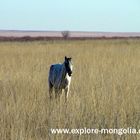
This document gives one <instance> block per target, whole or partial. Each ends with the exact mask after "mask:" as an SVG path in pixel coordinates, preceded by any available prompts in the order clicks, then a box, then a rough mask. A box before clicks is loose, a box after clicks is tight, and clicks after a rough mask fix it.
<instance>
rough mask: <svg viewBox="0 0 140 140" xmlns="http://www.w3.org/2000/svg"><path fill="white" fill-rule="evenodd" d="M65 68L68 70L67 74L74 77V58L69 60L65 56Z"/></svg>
mask: <svg viewBox="0 0 140 140" xmlns="http://www.w3.org/2000/svg"><path fill="white" fill-rule="evenodd" d="M64 64H65V68H66V72H67V73H68V75H69V76H72V68H73V65H72V58H71V57H70V58H68V57H66V56H65V62H64Z"/></svg>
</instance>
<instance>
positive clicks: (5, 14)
mask: <svg viewBox="0 0 140 140" xmlns="http://www.w3.org/2000/svg"><path fill="white" fill-rule="evenodd" d="M0 29H8V30H70V31H109V32H140V0H0Z"/></svg>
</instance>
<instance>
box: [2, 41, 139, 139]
mask: <svg viewBox="0 0 140 140" xmlns="http://www.w3.org/2000/svg"><path fill="white" fill-rule="evenodd" d="M65 55H66V56H71V57H72V59H73V65H74V71H73V77H72V82H71V87H70V93H69V99H68V102H67V104H65V102H64V95H62V96H61V100H60V102H59V103H58V102H56V101H55V100H53V101H52V102H50V100H49V94H48V83H47V80H48V71H49V67H50V65H51V64H53V63H60V62H63V59H64V56H65ZM84 127H86V128H99V129H101V128H127V127H131V128H136V129H140V40H138V39H129V40H125V39H121V40H119V39H117V40H113V39H112V40H85V41H48V42H47V41H39V42H37V41H35V42H0V139H1V140H132V139H133V140H139V139H140V134H137V135H131V134H127V135H122V136H118V135H115V134H114V135H113V134H102V135H101V134H98V135H97V134H90V135H88V134H86V135H78V134H76V135H72V134H55V135H54V134H51V132H50V129H51V128H69V129H71V128H84Z"/></svg>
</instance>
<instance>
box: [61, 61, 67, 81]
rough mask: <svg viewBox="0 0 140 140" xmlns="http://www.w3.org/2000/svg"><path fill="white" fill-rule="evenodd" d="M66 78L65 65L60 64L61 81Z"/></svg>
mask: <svg viewBox="0 0 140 140" xmlns="http://www.w3.org/2000/svg"><path fill="white" fill-rule="evenodd" d="M65 77H66V68H65V64H64V63H63V64H62V71H61V79H65Z"/></svg>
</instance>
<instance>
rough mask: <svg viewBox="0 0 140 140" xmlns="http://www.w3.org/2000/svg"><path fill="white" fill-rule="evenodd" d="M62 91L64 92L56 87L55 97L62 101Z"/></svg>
mask: <svg viewBox="0 0 140 140" xmlns="http://www.w3.org/2000/svg"><path fill="white" fill-rule="evenodd" d="M61 93H62V89H55V98H56V99H57V98H58V100H59V101H60V96H61Z"/></svg>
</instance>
